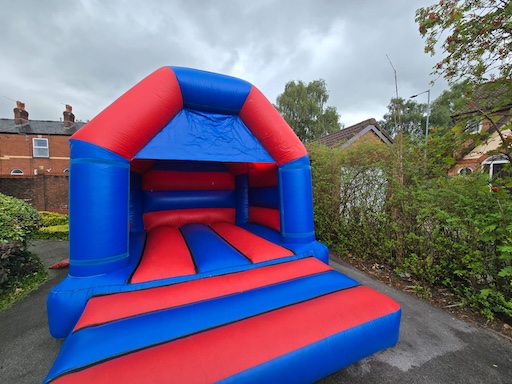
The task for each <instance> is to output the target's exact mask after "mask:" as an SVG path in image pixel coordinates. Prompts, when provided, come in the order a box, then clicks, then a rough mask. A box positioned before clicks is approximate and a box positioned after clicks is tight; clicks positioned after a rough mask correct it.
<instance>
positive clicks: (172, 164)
mask: <svg viewBox="0 0 512 384" xmlns="http://www.w3.org/2000/svg"><path fill="white" fill-rule="evenodd" d="M151 169H153V170H159V171H179V172H228V171H229V170H228V167H226V165H225V164H224V163H220V162H217V161H185V160H158V161H156V162H155V163H154V164H153V165H152V166H151Z"/></svg>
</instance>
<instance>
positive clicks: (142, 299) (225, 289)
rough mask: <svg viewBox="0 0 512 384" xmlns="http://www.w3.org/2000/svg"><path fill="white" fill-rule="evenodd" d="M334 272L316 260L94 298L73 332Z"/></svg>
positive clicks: (303, 260)
mask: <svg viewBox="0 0 512 384" xmlns="http://www.w3.org/2000/svg"><path fill="white" fill-rule="evenodd" d="M328 270H331V268H330V267H329V266H327V265H325V264H324V263H322V262H321V261H319V260H318V259H316V258H313V257H308V258H306V259H300V260H296V261H292V262H287V263H282V264H276V265H270V266H266V267H260V268H255V269H250V270H248V271H243V272H237V273H232V274H227V275H223V276H214V277H208V278H203V279H198V280H193V281H187V282H183V283H178V284H174V285H169V286H164V287H156V288H150V289H145V290H139V291H132V292H122V293H116V294H112V295H105V296H97V297H93V298H91V299H90V300H89V301H88V302H87V305H86V307H85V310H84V312H83V314H82V316H81V317H80V320H79V321H78V323H77V325H76V326H75V329H74V332H76V331H77V330H79V329H80V328H83V327H87V326H91V325H97V324H102V323H106V322H109V321H114V320H117V319H122V318H126V317H130V316H135V315H138V314H141V313H147V312H152V311H157V310H161V309H166V308H172V307H176V306H180V305H186V304H191V303H194V302H197V301H202V300H207V299H212V298H215V297H220V296H225V295H229V294H232V293H235V292H242V291H247V290H250V289H254V288H260V287H264V286H266V285H270V284H276V283H280V282H283V281H287V280H291V279H296V278H299V277H303V276H309V275H313V274H316V273H321V272H325V271H328Z"/></svg>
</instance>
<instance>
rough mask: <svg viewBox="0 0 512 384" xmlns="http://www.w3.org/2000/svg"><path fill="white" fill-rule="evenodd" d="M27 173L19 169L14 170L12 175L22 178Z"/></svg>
mask: <svg viewBox="0 0 512 384" xmlns="http://www.w3.org/2000/svg"><path fill="white" fill-rule="evenodd" d="M24 174H25V172H23V171H22V170H21V169H19V168H14V169H11V175H15V176H22V175H24Z"/></svg>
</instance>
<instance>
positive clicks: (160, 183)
mask: <svg viewBox="0 0 512 384" xmlns="http://www.w3.org/2000/svg"><path fill="white" fill-rule="evenodd" d="M142 189H143V190H144V191H151V190H154V191H195V190H200V191H209V190H211V191H218V190H231V189H235V179H234V177H233V175H232V174H231V173H229V172H177V171H148V172H147V173H146V174H145V175H144V176H143V177H142Z"/></svg>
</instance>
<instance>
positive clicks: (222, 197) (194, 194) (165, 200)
mask: <svg viewBox="0 0 512 384" xmlns="http://www.w3.org/2000/svg"><path fill="white" fill-rule="evenodd" d="M143 199H144V212H153V211H165V210H168V209H184V208H235V191H234V190H231V191H144V192H143Z"/></svg>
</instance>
